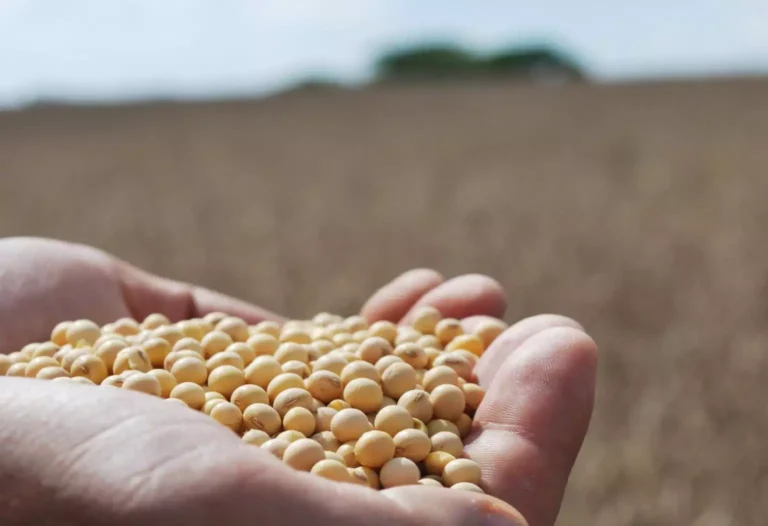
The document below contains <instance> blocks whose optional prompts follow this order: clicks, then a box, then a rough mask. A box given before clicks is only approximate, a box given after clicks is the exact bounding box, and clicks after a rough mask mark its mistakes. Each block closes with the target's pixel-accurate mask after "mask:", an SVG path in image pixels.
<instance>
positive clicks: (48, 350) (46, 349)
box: [32, 342, 61, 358]
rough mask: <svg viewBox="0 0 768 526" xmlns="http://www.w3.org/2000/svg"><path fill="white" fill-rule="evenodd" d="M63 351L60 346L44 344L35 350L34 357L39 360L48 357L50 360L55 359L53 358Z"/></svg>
mask: <svg viewBox="0 0 768 526" xmlns="http://www.w3.org/2000/svg"><path fill="white" fill-rule="evenodd" d="M59 349H61V347H59V346H58V345H56V344H55V343H53V342H44V343H41V344H40V345H38V346H37V347H35V350H34V351H32V357H33V358H38V357H40V356H48V357H50V358H53V356H54V355H55V354H56V353H57V352H58V351H59Z"/></svg>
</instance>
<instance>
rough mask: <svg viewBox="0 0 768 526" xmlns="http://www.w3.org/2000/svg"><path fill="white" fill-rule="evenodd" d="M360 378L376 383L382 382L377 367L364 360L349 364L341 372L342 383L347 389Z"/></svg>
mask: <svg viewBox="0 0 768 526" xmlns="http://www.w3.org/2000/svg"><path fill="white" fill-rule="evenodd" d="M358 378H367V379H369V380H373V381H374V382H376V383H380V382H381V375H380V374H379V371H377V370H376V367H374V366H373V365H372V364H370V363H368V362H364V361H362V360H357V361H354V362H352V363H350V364H348V365H347V366H346V367H344V369H343V370H342V371H341V383H342V385H343V386H345V387H346V385H347V384H348V383H349V382H351V381H352V380H356V379H358Z"/></svg>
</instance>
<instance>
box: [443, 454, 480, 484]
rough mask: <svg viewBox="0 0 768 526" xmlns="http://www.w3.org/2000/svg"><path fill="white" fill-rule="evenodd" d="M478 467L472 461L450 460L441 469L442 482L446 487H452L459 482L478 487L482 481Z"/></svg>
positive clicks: (462, 459)
mask: <svg viewBox="0 0 768 526" xmlns="http://www.w3.org/2000/svg"><path fill="white" fill-rule="evenodd" d="M482 476H483V474H482V471H481V470H480V466H479V465H478V463H477V462H475V461H474V460H470V459H468V458H458V459H456V460H452V461H451V462H449V463H448V464H446V465H445V467H444V468H443V473H442V477H443V482H444V483H445V485H446V486H453V485H454V484H459V483H461V482H468V483H470V484H475V485H479V484H480V480H481V479H482Z"/></svg>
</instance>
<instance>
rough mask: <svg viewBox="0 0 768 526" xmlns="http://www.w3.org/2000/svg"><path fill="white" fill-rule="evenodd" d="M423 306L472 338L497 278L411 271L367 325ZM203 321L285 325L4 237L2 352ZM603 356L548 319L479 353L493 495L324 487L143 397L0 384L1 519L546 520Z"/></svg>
mask: <svg viewBox="0 0 768 526" xmlns="http://www.w3.org/2000/svg"><path fill="white" fill-rule="evenodd" d="M423 305H431V306H434V307H436V308H438V309H439V310H440V311H441V312H442V313H443V314H444V315H445V316H450V317H455V318H459V319H462V320H463V323H464V324H465V325H466V328H467V329H470V330H471V328H472V326H473V325H475V324H477V323H479V322H480V321H482V319H483V316H492V317H499V316H501V315H502V314H503V312H504V309H505V307H506V303H505V298H504V294H503V291H502V290H501V288H500V286H499V285H498V284H497V283H496V282H495V281H493V280H491V279H490V278H487V277H484V276H479V275H465V276H460V277H457V278H453V279H450V280H447V281H444V280H443V278H442V277H441V276H440V275H439V274H437V273H436V272H434V271H429V270H414V271H410V272H407V273H405V274H403V275H401V276H400V277H398V278H396V279H395V280H394V281H392V282H391V283H389V284H387V285H385V286H384V287H382V288H381V289H380V290H379V291H377V292H376V293H375V294H374V295H373V296H372V297H371V298H370V299H369V300H368V302H367V303H366V304H365V305H364V307H363V309H362V314H363V315H364V316H365V317H366V318H367V319H368V320H369V321H374V320H379V319H386V320H390V321H396V322H397V321H402V322H407V321H408V320H409V317H410V316H411V315H412V313H413V311H414V309H416V308H418V307H420V306H423ZM212 311H224V312H228V313H231V314H233V315H236V316H239V317H242V318H243V319H245V320H247V321H249V322H251V323H254V322H257V321H260V320H263V319H276V320H280V317H279V316H277V315H275V314H273V313H271V312H269V311H266V310H264V309H260V308H258V307H254V306H252V305H249V304H247V303H244V302H242V301H239V300H235V299H233V298H229V297H226V296H224V295H221V294H218V293H215V292H212V291H209V290H206V289H203V288H200V287H195V286H192V285H189V284H185V283H180V282H176V281H172V280H168V279H164V278H160V277H157V276H153V275H151V274H148V273H146V272H143V271H141V270H138V269H136V268H135V267H132V266H131V265H129V264H127V263H125V262H122V261H120V260H117V259H116V258H114V257H112V256H110V255H108V254H105V253H103V252H101V251H98V250H95V249H93V248H89V247H84V246H80V245H73V244H68V243H62V242H58V241H50V240H41V239H28V238H18V239H7V240H3V241H0V352H6V353H7V352H11V351H15V350H18V349H19V348H20V347H22V346H23V345H24V344H26V343H29V342H31V341H41V340H45V339H46V338H47V336H48V335H49V334H50V329H51V328H52V327H53V326H54V325H55V324H56V323H58V322H59V321H62V320H64V319H77V318H88V319H92V320H94V321H97V322H100V323H106V322H110V321H114V320H115V319H118V318H121V317H125V316H131V317H134V318H138V319H142V318H143V317H145V316H146V315H148V314H150V313H152V312H162V313H164V314H166V315H167V316H169V317H170V318H171V319H172V320H180V319H186V318H192V317H198V316H202V315H204V314H206V313H208V312H212ZM596 353H597V351H596V348H595V345H594V343H593V341H592V340H591V339H590V338H589V336H587V335H586V333H585V332H584V331H583V329H582V328H581V326H580V325H578V324H577V323H576V322H574V321H572V320H570V319H568V318H563V317H560V316H554V315H542V316H536V317H532V318H528V319H525V320H523V321H521V322H519V323H517V324H515V325H513V326H512V327H510V328H509V329H508V330H507V331H505V332H504V333H503V334H502V335H501V336H499V337H498V338H497V339H496V341H495V342H494V343H493V344H492V345H491V347H490V348H489V349H488V350H487V351H486V352H485V354H484V355H483V358H482V359H481V361H480V363H479V365H478V369H477V374H478V377H479V381H480V383H481V385H482V386H483V387H484V388H485V389H487V394H486V397H485V399H484V401H483V403H482V405H481V406H480V408H479V409H478V411H477V413H476V415H475V424H474V428H473V431H472V433H471V435H470V436H469V437H468V440H467V444H466V452H467V454H468V455H469V456H471V457H472V458H473V459H474V460H476V461H477V462H478V463H480V465H481V466H482V468H483V484H484V487H485V489H486V490H487V492H488V493H489V495H478V494H473V493H465V492H461V491H446V490H440V489H434V488H428V487H422V486H408V487H402V488H394V489H390V490H385V491H381V492H374V491H371V490H368V489H366V488H362V487H359V486H354V485H350V484H338V483H332V482H328V481H326V480H323V479H321V478H319V477H315V476H311V475H308V474H306V473H300V472H296V471H294V470H292V469H290V468H288V467H286V466H284V465H283V464H282V463H281V462H279V461H278V460H277V459H275V458H274V457H272V456H271V455H269V454H266V453H265V452H263V451H260V450H259V449H258V448H255V447H253V446H250V445H247V444H244V443H242V441H241V440H240V439H239V438H238V437H237V436H236V435H234V434H233V433H231V432H230V431H228V430H227V429H226V428H224V427H223V426H221V425H220V424H217V423H216V422H214V421H213V420H212V419H210V418H209V417H207V416H205V415H203V414H201V413H197V412H194V411H189V410H186V409H184V408H181V407H177V406H175V405H171V404H167V403H163V402H162V401H161V400H158V399H154V398H152V397H148V396H146V395H142V394H138V393H131V392H124V391H122V390H118V389H96V388H93V387H89V386H83V385H78V384H69V383H61V382H42V381H30V380H26V379H17V378H8V377H0V444H2V446H3V447H2V454H0V523H2V524H7V525H13V524H41V525H43V524H78V525H92V524H94V525H95V524H110V525H111V526H116V525H120V524H161V523H163V524H185V525H209V524H221V525H233V526H237V525H241V524H242V525H245V524H261V525H273V524H274V525H277V524H304V523H312V524H313V525H315V526H326V525H328V526H331V525H334V526H335V525H337V524H345V525H353V526H354V525H371V526H375V525H378V524H381V525H382V526H383V525H392V524H405V525H410V524H413V525H417V524H423V525H431V524H434V525H438V524H440V525H463V524H494V525H495V524H510V525H512V524H525V520H524V519H523V518H522V516H524V517H525V518H526V519H527V522H528V524H530V525H531V526H548V525H552V524H553V523H554V521H555V518H556V517H557V514H558V511H559V508H560V504H561V501H562V497H563V493H564V490H565V486H566V483H567V480H568V476H569V473H570V471H571V468H572V466H573V463H574V461H575V459H576V456H577V454H578V452H579V449H580V447H581V444H582V441H583V439H584V435H585V433H586V430H587V427H588V424H589V420H590V416H591V413H592V405H593V396H594V389H595V373H596ZM490 495H492V496H493V497H492V496H490ZM521 515H522V516H521Z"/></svg>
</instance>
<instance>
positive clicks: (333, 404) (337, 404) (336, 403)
mask: <svg viewBox="0 0 768 526" xmlns="http://www.w3.org/2000/svg"><path fill="white" fill-rule="evenodd" d="M328 407H330V408H331V409H335V410H336V411H341V410H342V409H349V408H351V407H352V406H351V405H349V404H348V403H347V402H345V401H344V400H340V399H337V400H331V401H330V402H328Z"/></svg>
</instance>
